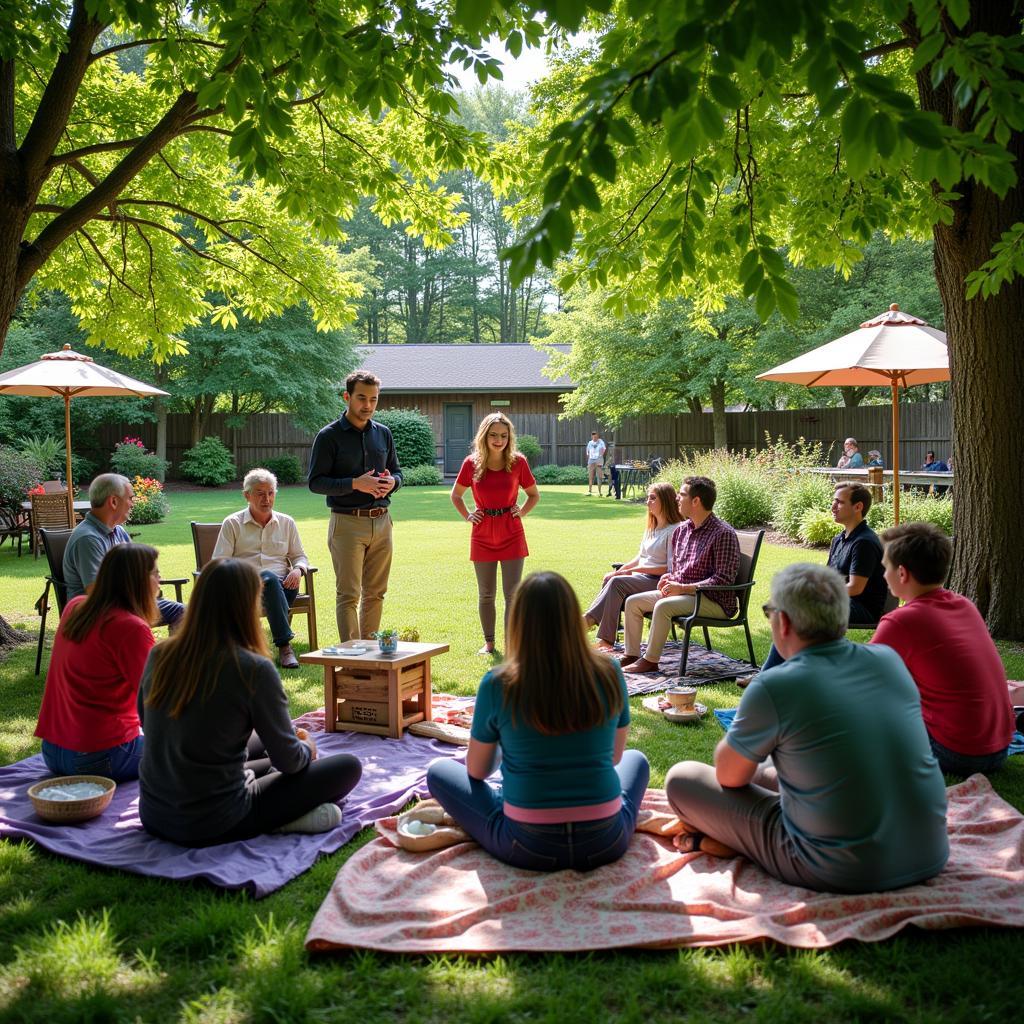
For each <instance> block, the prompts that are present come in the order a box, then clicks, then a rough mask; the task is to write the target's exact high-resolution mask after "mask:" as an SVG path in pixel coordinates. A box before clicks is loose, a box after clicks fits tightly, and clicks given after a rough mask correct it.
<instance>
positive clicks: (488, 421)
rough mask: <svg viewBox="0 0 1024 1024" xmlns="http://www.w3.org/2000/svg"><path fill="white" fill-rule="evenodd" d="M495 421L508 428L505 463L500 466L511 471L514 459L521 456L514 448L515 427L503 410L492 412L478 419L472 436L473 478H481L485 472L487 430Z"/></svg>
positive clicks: (514, 462)
mask: <svg viewBox="0 0 1024 1024" xmlns="http://www.w3.org/2000/svg"><path fill="white" fill-rule="evenodd" d="M496 423H500V424H501V425H502V426H503V427H506V428H508V444H506V445H505V465H504V466H503V467H502V468H503V469H504V470H505V471H506V472H511V471H512V467H513V466H514V465H515V464H516V460H518V459H519V458H521V456H520V454H519V451H518V450H517V449H516V428H515V427H514V426H512V421H511V420H510V419H509V418H508V417H507V416H506V415H505V414H504V413H503V412H492V413H491V414H490V416H485V417H484V418H483V419H482V420H481V421H480V426H479V427H478V428H477V431H476V437H474V438H473V479H474V480H482V479H483V477H484V473H486V472H487V431H488V430H490V429H491V427H493V426H494V425H495V424H496Z"/></svg>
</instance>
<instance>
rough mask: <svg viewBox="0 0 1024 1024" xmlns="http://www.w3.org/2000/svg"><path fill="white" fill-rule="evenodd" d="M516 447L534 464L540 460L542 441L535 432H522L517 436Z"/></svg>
mask: <svg viewBox="0 0 1024 1024" xmlns="http://www.w3.org/2000/svg"><path fill="white" fill-rule="evenodd" d="M516 447H517V448H518V449H519V450H520V451H521V452H522V453H523V455H525V456H526V461H527V462H528V463H529V464H530V465H531V466H532V465H533V464H534V463H535V462H540V454H541V452H540V441H538V440H537V438H535V437H534V436H533V434H521V435H520V436H519V437H517V438H516Z"/></svg>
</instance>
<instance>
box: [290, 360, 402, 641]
mask: <svg viewBox="0 0 1024 1024" xmlns="http://www.w3.org/2000/svg"><path fill="white" fill-rule="evenodd" d="M343 397H344V400H345V412H344V413H343V414H342V415H341V416H339V417H338V419H336V420H335V421H334V422H333V423H329V424H328V425H327V426H326V427H324V428H323V429H322V430H321V431H320V433H318V434H317V435H316V439H315V440H314V441H313V450H312V453H311V454H310V458H309V489H310V490H311V491H312V492H313V493H314V494H324V495H326V496H327V507H328V508H329V509H330V510H331V520H330V523H329V525H328V527H327V547H328V548H329V549H330V552H331V561H332V562H333V563H334V576H335V581H336V582H335V595H336V599H335V612H336V614H337V619H338V636H339V638H340V639H341V642H342V643H344V642H345V641H347V640H353V639H358V638H366V637H369V636H370V634H371V633H374V632H376V631H377V630H378V629H379V628H380V619H381V613H382V612H383V609H384V594H385V593H386V591H387V589H388V577H389V575H390V573H391V552H392V544H391V515H390V513H389V511H388V507H389V506H390V504H391V498H390V495H391V493H392V492H393V491H394V490H396V489H397V488H399V487H401V486H402V474H401V470H400V469H399V466H398V457H397V455H396V454H395V440H394V438H393V437H392V436H391V431H390V430H389V429H388V428H387V427H385V426H383V425H382V424H380V423H374V422H373V414H374V412H375V411H376V409H377V401H378V399H379V398H380V380H379V379H378V378H377V377H376V376H375V375H374V374H372V373H368V372H367V371H365V370H356V371H354V372H353V373H350V374H349V375H348V378H347V379H346V381H345V394H344V396H343Z"/></svg>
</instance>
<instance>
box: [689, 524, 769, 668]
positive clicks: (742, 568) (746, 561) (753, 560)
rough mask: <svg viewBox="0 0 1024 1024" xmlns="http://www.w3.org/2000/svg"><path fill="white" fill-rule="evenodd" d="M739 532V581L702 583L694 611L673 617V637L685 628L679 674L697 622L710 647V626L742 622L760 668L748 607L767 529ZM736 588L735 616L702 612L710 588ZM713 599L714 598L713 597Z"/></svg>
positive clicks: (705, 644) (749, 650) (697, 592)
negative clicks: (723, 584)
mask: <svg viewBox="0 0 1024 1024" xmlns="http://www.w3.org/2000/svg"><path fill="white" fill-rule="evenodd" d="M736 535H737V536H738V537H739V542H740V564H739V568H738V569H737V572H736V582H735V583H734V584H733V585H732V586H731V587H698V588H697V591H696V597H697V600H696V602H695V603H694V606H693V611H692V612H691V613H690V614H689V615H676V616H674V617H673V619H672V637H673V639H675V638H676V626H681V627H682V629H683V651H682V654H681V655H680V657H679V678H680V679H682V677H683V676H685V675H686V660H687V658H688V656H689V653H690V631H691V630H692V629H693V628H694V626H700V627H701V629H702V630H703V631H704V646H705V647H706V648H707V649H708V650H709V651H710V650H712V647H711V637H710V636H709V635H708V630H709V629H712V628H713V629H729V628H731V627H733V626H742V627H743V631H744V633H746V635H747V651H748V653H749V654H750V664H751V665H752V666H753V667H754V668H755V669H756V668H757V659H756V658H755V657H754V641H753V639H752V637H751V636H750V624H749V622H748V620H747V609H748V607H749V605H750V593H751V591H752V590H753V589H754V582H755V581H754V572H755V570H756V569H757V556H758V555H759V554H760V553H761V541H763V540H764V530H757V531H756V532H742V531H739V530H737V531H736ZM718 590H732V591H734V592H735V593H736V596H737V599H738V604H737V608H736V613H735V615H733V616H732V617H731V618H728V619H719V618H713V617H711V616H708V615H701V614H700V602H701V596H702V595H703V594H706V593H707V592H708V591H718ZM709 600H710V598H709Z"/></svg>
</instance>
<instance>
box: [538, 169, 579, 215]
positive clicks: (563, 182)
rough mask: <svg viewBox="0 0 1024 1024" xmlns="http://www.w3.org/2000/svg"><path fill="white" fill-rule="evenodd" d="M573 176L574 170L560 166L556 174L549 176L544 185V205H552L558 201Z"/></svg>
mask: <svg viewBox="0 0 1024 1024" xmlns="http://www.w3.org/2000/svg"><path fill="white" fill-rule="evenodd" d="M571 176H572V171H570V170H569V168H568V167H564V166H563V167H559V168H558V170H556V171H555V173H554V174H552V175H551V177H550V178H548V180H547V183H546V184H545V185H544V205H545V206H551V205H552V204H553V203H556V202H557V201H558V200H559V199H561V197H562V193H563V192H564V191H565V189H566V186H567V185H568V184H569V179H570V177H571Z"/></svg>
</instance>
